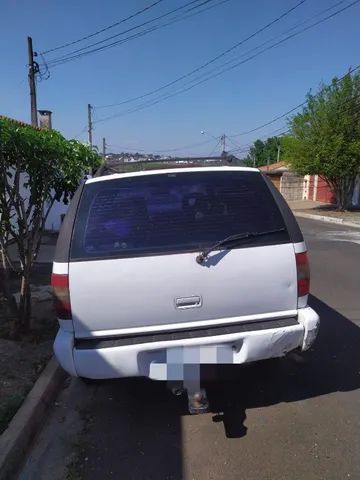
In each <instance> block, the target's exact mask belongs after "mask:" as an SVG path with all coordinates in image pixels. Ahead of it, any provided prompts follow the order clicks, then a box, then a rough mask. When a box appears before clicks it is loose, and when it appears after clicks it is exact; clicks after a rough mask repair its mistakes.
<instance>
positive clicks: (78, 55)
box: [48, 0, 229, 66]
mask: <svg viewBox="0 0 360 480" xmlns="http://www.w3.org/2000/svg"><path fill="white" fill-rule="evenodd" d="M199 1H200V0H191V1H190V2H187V3H185V4H184V5H182V6H181V7H177V8H175V9H173V10H171V11H170V12H166V13H164V14H162V15H160V16H158V17H155V18H153V19H151V20H147V21H146V22H143V23H142V24H139V25H135V26H134V27H131V28H129V29H127V30H124V31H122V32H120V33H118V34H116V35H112V36H111V37H108V38H106V39H104V40H101V41H99V42H95V43H93V44H90V45H87V46H85V47H83V48H80V49H78V50H74V51H72V52H68V53H67V54H66V55H63V56H62V57H58V58H55V59H52V60H50V61H49V62H48V63H49V65H51V66H54V65H59V64H63V63H67V62H68V61H71V60H76V59H78V58H81V57H83V56H84V55H89V54H92V53H96V52H98V51H102V50H105V49H108V48H112V47H114V46H116V45H120V44H122V43H125V42H127V41H129V40H132V39H134V38H138V37H140V36H144V35H146V34H148V33H151V32H153V31H155V30H158V29H159V28H163V27H166V26H169V25H172V24H173V23H175V22H177V21H180V20H185V19H187V18H190V17H192V16H194V15H197V14H198V13H202V12H204V11H206V10H208V9H210V8H213V7H214V6H217V5H221V4H222V3H225V2H227V1H229V0H222V1H221V2H220V3H219V4H215V5H210V7H209V6H208V7H207V8H204V9H202V10H200V11H196V12H193V13H190V14H189V15H183V14H184V13H185V14H186V13H187V12H191V11H193V10H195V9H198V8H200V7H201V6H203V5H205V4H208V3H210V2H213V1H215V0H205V1H203V2H202V3H200V4H198V5H195V6H192V5H193V4H194V3H197V2H199ZM188 6H192V7H191V8H189V9H188V10H185V12H182V14H181V15H180V16H178V17H174V18H173V19H170V20H169V21H168V22H167V23H163V24H160V25H155V26H153V27H150V28H149V29H147V30H144V31H142V32H139V33H136V34H134V35H130V36H129V37H126V38H124V39H121V40H117V41H115V42H112V43H109V44H107V45H103V46H101V47H97V48H93V49H92V50H87V49H89V48H91V47H94V46H96V45H99V44H101V43H105V42H107V41H109V40H111V39H113V38H116V37H119V36H121V35H124V34H126V33H129V32H131V31H133V30H137V29H138V28H141V27H143V26H145V25H148V24H150V23H153V22H155V21H156V20H160V19H162V18H165V17H167V16H169V15H171V14H173V13H175V12H178V11H181V10H184V9H185V8H186V7H188ZM84 50H86V51H84Z"/></svg>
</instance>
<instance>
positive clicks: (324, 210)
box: [288, 200, 360, 227]
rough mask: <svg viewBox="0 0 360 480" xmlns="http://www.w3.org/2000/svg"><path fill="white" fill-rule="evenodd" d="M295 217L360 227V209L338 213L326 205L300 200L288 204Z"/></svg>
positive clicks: (331, 206) (332, 207)
mask: <svg viewBox="0 0 360 480" xmlns="http://www.w3.org/2000/svg"><path fill="white" fill-rule="evenodd" d="M288 203H289V206H290V208H291V209H292V210H293V212H294V213H295V215H296V216H298V217H304V218H311V219H314V220H320V221H324V222H330V223H338V224H342V225H347V226H352V227H360V208H359V209H356V210H355V209H354V210H351V211H347V212H339V211H338V210H336V209H335V207H334V206H333V205H330V204H328V203H321V202H313V201H311V200H300V201H290V202H288Z"/></svg>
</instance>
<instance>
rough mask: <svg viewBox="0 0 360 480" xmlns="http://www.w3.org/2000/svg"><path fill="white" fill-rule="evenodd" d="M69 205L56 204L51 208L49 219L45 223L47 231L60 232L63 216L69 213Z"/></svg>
mask: <svg viewBox="0 0 360 480" xmlns="http://www.w3.org/2000/svg"><path fill="white" fill-rule="evenodd" d="M67 209H68V205H65V204H64V203H63V202H55V203H54V205H53V206H52V207H51V210H50V213H49V215H48V218H47V219H46V223H45V230H53V231H56V232H58V231H59V230H60V226H61V215H62V214H65V213H66V212H67Z"/></svg>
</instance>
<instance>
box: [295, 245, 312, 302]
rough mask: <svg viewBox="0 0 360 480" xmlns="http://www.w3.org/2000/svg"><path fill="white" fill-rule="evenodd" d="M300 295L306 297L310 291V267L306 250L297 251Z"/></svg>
mask: <svg viewBox="0 0 360 480" xmlns="http://www.w3.org/2000/svg"><path fill="white" fill-rule="evenodd" d="M295 255H296V268H297V284H298V297H304V296H305V295H308V294H309V291H310V268H309V260H308V256H307V253H306V252H302V253H296V254H295Z"/></svg>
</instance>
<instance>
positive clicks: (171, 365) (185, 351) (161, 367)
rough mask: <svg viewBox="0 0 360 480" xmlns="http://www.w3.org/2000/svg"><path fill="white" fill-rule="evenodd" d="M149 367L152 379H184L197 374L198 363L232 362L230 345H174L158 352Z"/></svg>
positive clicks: (222, 363)
mask: <svg viewBox="0 0 360 480" xmlns="http://www.w3.org/2000/svg"><path fill="white" fill-rule="evenodd" d="M158 353H159V355H158V358H157V359H156V360H153V361H152V362H151V364H150V368H149V377H150V378H152V379H153V380H186V379H191V378H192V377H195V376H197V375H199V367H200V365H203V364H206V365H211V364H221V365H224V364H229V363H231V364H232V363H233V348H232V346H231V345H204V346H201V347H176V348H168V349H166V350H162V351H161V352H158Z"/></svg>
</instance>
